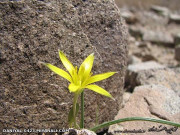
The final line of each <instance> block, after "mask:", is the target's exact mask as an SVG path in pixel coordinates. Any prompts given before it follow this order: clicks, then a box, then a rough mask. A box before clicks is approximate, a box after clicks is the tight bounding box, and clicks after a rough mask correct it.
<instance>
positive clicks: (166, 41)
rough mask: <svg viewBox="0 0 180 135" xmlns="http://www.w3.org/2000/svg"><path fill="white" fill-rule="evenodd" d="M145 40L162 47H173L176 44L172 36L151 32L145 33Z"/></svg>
mask: <svg viewBox="0 0 180 135" xmlns="http://www.w3.org/2000/svg"><path fill="white" fill-rule="evenodd" d="M143 40H144V41H149V42H152V43H157V44H162V45H173V43H174V40H173V37H172V36H171V35H170V34H168V33H164V32H159V31H149V30H148V31H145V32H144V34H143Z"/></svg>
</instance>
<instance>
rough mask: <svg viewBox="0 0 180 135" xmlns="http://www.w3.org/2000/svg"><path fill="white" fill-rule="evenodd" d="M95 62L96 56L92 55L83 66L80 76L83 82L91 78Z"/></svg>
mask: <svg viewBox="0 0 180 135" xmlns="http://www.w3.org/2000/svg"><path fill="white" fill-rule="evenodd" d="M93 62H94V54H93V53H92V54H90V55H89V56H88V57H87V58H86V59H85V60H84V62H83V63H82V64H81V66H80V68H79V72H78V76H81V77H82V81H83V80H85V79H86V78H87V77H89V74H90V72H91V69H92V66H93Z"/></svg>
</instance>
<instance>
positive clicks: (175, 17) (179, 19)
mask: <svg viewBox="0 0 180 135" xmlns="http://www.w3.org/2000/svg"><path fill="white" fill-rule="evenodd" d="M171 22H173V23H178V24H180V15H178V14H171V15H170V16H169V23H171Z"/></svg>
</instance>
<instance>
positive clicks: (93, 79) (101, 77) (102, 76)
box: [86, 72, 116, 85]
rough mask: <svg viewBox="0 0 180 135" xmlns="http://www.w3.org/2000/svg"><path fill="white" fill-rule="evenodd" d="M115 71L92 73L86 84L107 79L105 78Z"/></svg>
mask: <svg viewBox="0 0 180 135" xmlns="http://www.w3.org/2000/svg"><path fill="white" fill-rule="evenodd" d="M115 73H116V72H107V73H103V74H98V75H94V76H92V77H91V78H90V79H89V80H88V81H87V83H86V85H88V84H91V83H94V82H98V81H101V80H104V79H107V78H109V77H111V76H112V75H114V74H115Z"/></svg>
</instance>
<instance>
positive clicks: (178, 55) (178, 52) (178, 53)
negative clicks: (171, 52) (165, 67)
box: [175, 44, 180, 61]
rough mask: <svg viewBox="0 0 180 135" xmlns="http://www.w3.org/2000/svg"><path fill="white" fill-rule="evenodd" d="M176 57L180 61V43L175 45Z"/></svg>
mask: <svg viewBox="0 0 180 135" xmlns="http://www.w3.org/2000/svg"><path fill="white" fill-rule="evenodd" d="M175 59H176V60H178V61H180V44H179V45H177V46H176V47H175Z"/></svg>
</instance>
